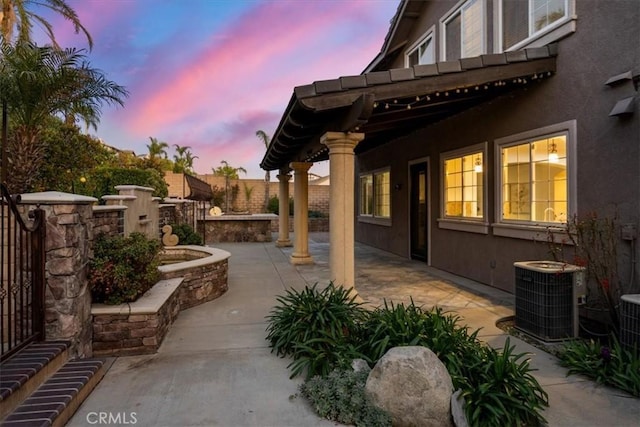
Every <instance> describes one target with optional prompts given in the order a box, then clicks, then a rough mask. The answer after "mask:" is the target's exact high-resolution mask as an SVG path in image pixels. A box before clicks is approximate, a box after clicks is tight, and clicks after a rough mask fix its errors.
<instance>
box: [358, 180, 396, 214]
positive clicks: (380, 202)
mask: <svg viewBox="0 0 640 427" xmlns="http://www.w3.org/2000/svg"><path fill="white" fill-rule="evenodd" d="M390 177H391V175H390V173H389V170H383V171H379V172H374V173H369V174H365V175H361V176H360V208H359V212H360V215H361V216H370V217H374V218H391V178H390Z"/></svg>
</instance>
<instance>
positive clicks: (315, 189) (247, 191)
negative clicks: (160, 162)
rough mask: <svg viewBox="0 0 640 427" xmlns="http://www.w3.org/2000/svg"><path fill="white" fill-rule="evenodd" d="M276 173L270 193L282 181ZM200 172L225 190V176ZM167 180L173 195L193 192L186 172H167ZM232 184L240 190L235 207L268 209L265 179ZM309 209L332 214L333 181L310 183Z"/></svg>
mask: <svg viewBox="0 0 640 427" xmlns="http://www.w3.org/2000/svg"><path fill="white" fill-rule="evenodd" d="M275 175H276V174H275V173H274V174H272V175H271V182H269V197H273V196H277V195H278V186H279V182H278V180H277V178H276V176H275ZM196 176H197V178H199V179H201V180H202V181H204V182H206V183H208V184H209V185H211V186H212V187H217V188H218V189H220V190H224V185H225V182H224V177H221V176H214V175H211V174H207V175H196ZM164 180H165V181H166V183H167V185H168V186H169V197H171V198H177V199H183V198H185V197H186V196H188V195H189V187H188V186H187V184H186V180H185V179H184V176H183V174H181V173H173V172H166V173H165V176H164ZM230 185H231V186H234V185H237V186H238V194H237V196H236V198H235V200H234V201H233V209H234V210H237V211H243V212H248V213H251V214H254V213H264V212H265V192H266V185H265V182H264V180H261V179H232V180H230ZM293 193H294V191H293V180H291V181H289V196H290V197H293V195H294V194H293ZM247 196H249V197H247ZM309 210H312V211H318V212H321V213H322V214H323V215H325V216H328V215H329V185H313V184H312V183H310V184H309Z"/></svg>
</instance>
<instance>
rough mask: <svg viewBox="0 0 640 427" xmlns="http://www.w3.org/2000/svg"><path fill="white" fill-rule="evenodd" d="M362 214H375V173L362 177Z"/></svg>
mask: <svg viewBox="0 0 640 427" xmlns="http://www.w3.org/2000/svg"><path fill="white" fill-rule="evenodd" d="M360 215H373V175H364V176H361V177H360Z"/></svg>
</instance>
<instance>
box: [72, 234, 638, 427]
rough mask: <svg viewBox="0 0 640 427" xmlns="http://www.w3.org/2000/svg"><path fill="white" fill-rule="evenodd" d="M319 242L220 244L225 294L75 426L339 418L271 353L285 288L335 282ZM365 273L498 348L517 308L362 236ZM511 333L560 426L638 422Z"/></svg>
mask: <svg viewBox="0 0 640 427" xmlns="http://www.w3.org/2000/svg"><path fill="white" fill-rule="evenodd" d="M310 239H311V241H310V244H309V250H310V253H311V255H312V256H313V258H314V260H315V264H313V265H301V266H292V265H291V264H289V262H288V259H289V255H290V254H291V251H292V249H291V248H283V249H278V248H276V247H275V246H274V243H225V244H217V245H216V247H220V248H222V249H224V250H227V251H229V252H230V253H231V254H232V256H231V258H230V262H229V290H228V291H227V293H225V294H224V295H223V296H221V297H220V298H219V299H217V300H215V301H212V302H209V303H206V304H203V305H201V306H199V307H194V308H191V309H188V310H185V311H183V312H181V313H180V315H179V316H178V319H177V320H176V322H175V323H174V324H173V326H172V328H171V330H170V332H169V333H168V335H167V337H166V338H165V340H164V342H163V344H162V346H161V348H160V350H159V352H158V353H157V354H154V355H147V356H132V357H121V358H118V359H116V360H115V361H114V363H113V365H112V366H111V369H110V370H109V372H108V373H107V375H106V376H105V377H104V379H103V380H102V382H101V383H100V384H99V385H98V387H97V388H96V389H95V391H94V392H93V393H92V394H91V396H89V398H88V399H87V400H86V401H85V403H84V404H83V405H82V406H81V407H80V408H79V410H78V412H77V413H76V415H75V416H74V417H73V418H72V419H71V421H70V422H69V423H68V424H67V425H69V426H86V425H96V424H98V423H97V422H96V420H98V419H99V416H100V415H101V413H102V414H106V417H108V416H109V415H111V416H112V417H116V416H119V417H120V420H121V424H135V425H136V426H167V427H173V426H176V427H177V426H229V427H232V426H233V427H235V426H238V427H243V426H265V427H266V426H274V427H275V426H332V425H336V423H333V422H330V421H327V420H322V419H320V418H318V417H317V416H316V415H315V414H314V413H313V411H312V409H311V408H310V407H309V405H308V404H307V403H306V402H305V401H304V399H302V398H301V397H297V396H296V393H297V390H298V386H299V384H300V383H301V380H300V379H298V378H296V379H293V380H290V379H289V372H288V370H287V364H288V363H289V360H286V359H282V358H279V357H277V356H275V355H274V354H271V352H270V349H269V347H268V345H267V341H266V340H265V336H266V332H265V328H266V326H267V325H266V321H265V316H266V315H267V314H268V313H269V311H270V309H271V308H272V307H273V306H274V305H275V303H276V301H275V298H276V296H277V295H282V294H283V293H284V291H285V289H287V288H289V287H293V288H297V289H301V288H303V287H304V286H305V285H307V284H309V285H312V284H314V283H318V284H319V285H321V286H322V285H326V284H327V283H328V279H329V267H328V255H329V244H328V234H326V233H317V234H316V233H312V234H311V235H310ZM356 276H357V277H356V287H357V289H358V292H359V294H360V296H361V297H362V298H363V300H364V301H366V302H367V303H368V304H371V305H373V306H378V305H380V304H382V302H383V300H385V299H386V300H387V301H393V302H396V303H397V302H405V303H408V302H409V301H410V299H411V298H412V299H413V301H414V302H415V303H416V304H417V305H424V306H425V307H430V306H433V305H439V306H441V307H443V308H445V309H446V310H450V311H455V312H456V313H457V314H458V315H459V316H460V317H461V322H462V323H463V324H467V325H468V326H469V327H471V329H473V330H475V329H478V328H482V329H481V331H480V334H479V336H480V338H481V339H482V340H484V341H486V342H487V343H489V344H490V345H492V346H498V347H502V345H503V344H504V341H505V340H506V338H507V335H505V334H504V332H503V331H502V330H501V329H499V328H497V327H496V326H495V322H496V321H497V320H498V319H500V318H502V317H505V316H509V315H512V314H513V296H512V295H510V294H507V293H505V292H502V291H499V290H496V289H492V288H489V287H487V286H484V285H481V284H478V283H475V282H472V281H469V280H466V279H463V278H460V277H457V276H453V275H450V274H447V273H444V272H442V271H438V270H435V269H432V268H429V267H428V266H426V265H425V264H423V263H420V262H416V261H410V260H407V259H403V258H400V257H397V256H395V255H392V254H389V253H386V252H383V251H379V250H377V249H374V248H371V247H368V246H364V245H356ZM511 342H512V344H516V347H517V351H518V352H529V353H531V364H532V366H533V367H534V368H536V369H538V370H537V371H536V372H535V373H534V375H535V376H536V378H537V379H538V381H539V382H540V383H541V384H542V386H543V387H544V389H545V390H546V391H547V393H549V399H550V407H549V408H548V409H547V410H546V411H545V414H544V416H545V417H546V419H547V421H548V423H549V425H550V426H580V427H582V426H636V427H637V426H640V399H636V398H632V397H630V396H628V395H625V394H624V393H622V392H619V391H617V390H614V389H610V388H607V387H602V386H597V385H595V384H594V383H592V382H591V381H589V380H586V379H584V378H581V377H576V376H571V377H567V376H566V370H565V369H563V368H561V367H559V366H558V364H557V362H556V359H555V358H554V357H553V356H551V355H549V354H547V353H545V352H543V351H541V350H538V349H537V348H535V347H532V346H530V345H529V344H527V343H525V342H523V341H521V340H518V339H517V338H513V337H512V338H511ZM133 419H135V423H133V422H132V420H133ZM125 420H126V421H129V422H122V421H125ZM112 424H113V423H112Z"/></svg>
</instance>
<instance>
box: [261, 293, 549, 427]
mask: <svg viewBox="0 0 640 427" xmlns="http://www.w3.org/2000/svg"><path fill="white" fill-rule="evenodd" d="M347 295H348V294H347V293H346V291H345V290H344V289H342V288H334V287H333V285H332V284H331V285H330V287H329V288H327V289H326V290H324V291H321V292H319V291H317V290H316V289H315V286H314V287H313V288H305V290H303V291H302V292H296V291H290V292H288V294H287V295H286V296H285V297H279V298H278V302H279V303H280V305H279V306H277V307H276V308H275V309H274V310H273V311H272V314H271V316H270V318H269V321H270V325H269V327H268V329H267V330H268V331H269V335H268V337H267V338H268V339H269V340H270V342H271V347H272V349H273V350H274V351H276V352H277V353H278V354H279V355H283V356H284V355H290V356H292V357H293V359H294V361H293V362H292V363H291V364H290V365H289V366H290V367H291V368H292V371H293V374H292V377H293V376H295V375H297V374H299V373H301V372H302V371H304V370H306V371H307V374H308V376H309V375H313V374H319V375H320V376H321V377H327V376H328V375H329V373H330V372H331V371H332V369H333V368H335V367H344V366H346V365H347V362H348V363H350V361H351V360H352V359H355V358H362V359H365V360H366V361H367V362H368V363H375V362H376V361H377V360H379V359H380V357H382V356H383V355H384V354H385V353H386V352H387V351H388V350H389V349H390V348H392V347H397V346H403V345H417V346H424V347H427V348H429V349H431V350H432V351H433V352H434V353H435V354H436V355H438V357H439V358H440V360H441V361H442V362H443V363H444V364H445V366H446V367H447V370H448V371H449V374H450V375H451V378H452V381H453V386H454V388H455V389H461V390H462V395H463V397H464V399H465V402H466V406H465V411H466V415H467V418H468V420H469V423H470V425H471V426H502V425H514V426H520V425H537V424H538V423H544V422H545V421H544V418H543V417H542V415H541V412H542V409H543V408H544V407H546V406H548V396H547V394H546V393H545V391H544V390H543V389H542V387H541V386H540V384H539V383H538V382H537V380H536V379H535V378H534V377H533V376H532V375H531V373H530V372H531V371H532V369H531V368H530V367H529V361H528V360H522V359H523V358H524V357H525V356H526V354H514V353H513V347H512V346H510V342H509V340H507V342H506V344H505V346H504V348H503V349H502V350H494V349H492V348H490V347H487V346H486V345H485V344H483V343H481V342H480V341H479V340H478V339H477V335H478V331H475V332H473V333H469V330H468V328H467V327H463V326H459V325H458V321H459V317H458V316H455V315H452V314H446V313H444V312H443V311H442V310H441V309H440V308H437V307H436V308H434V309H432V310H429V311H425V310H423V309H422V308H421V307H418V306H416V305H415V304H414V303H413V301H412V302H411V304H409V305H406V306H405V305H404V304H397V305H394V304H392V303H391V304H387V302H386V301H385V304H384V307H380V308H377V309H375V310H373V311H371V312H367V311H364V310H363V309H362V308H361V307H360V306H359V305H358V304H355V303H354V302H353V300H352V299H351V300H350V299H349V298H348V297H347ZM329 300H332V301H333V302H331V303H330V302H329ZM315 381H317V382H318V381H321V380H320V379H317V380H315ZM314 384H315V383H314ZM321 384H324V383H321ZM314 387H316V388H320V389H324V388H328V387H329V386H327V385H322V386H320V385H314ZM347 393H348V392H347ZM305 395H309V393H305ZM320 396H321V397H317V398H315V399H316V400H318V401H319V402H320V403H314V406H316V407H320V408H321V409H318V411H319V413H320V411H322V412H325V411H329V412H328V413H330V414H331V416H332V417H333V416H335V413H336V409H335V408H336V407H338V406H343V405H346V403H344V402H342V403H341V402H339V399H338V397H336V396H333V395H320ZM322 396H324V397H322ZM321 415H322V414H321ZM323 416H324V415H323ZM332 419H333V418H332ZM365 425H366V424H365Z"/></svg>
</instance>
